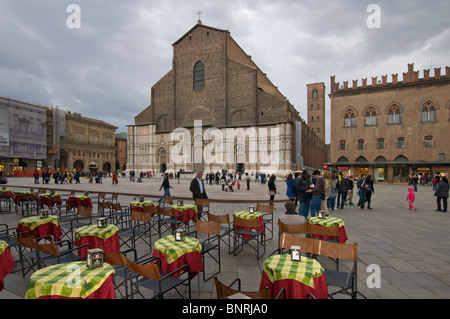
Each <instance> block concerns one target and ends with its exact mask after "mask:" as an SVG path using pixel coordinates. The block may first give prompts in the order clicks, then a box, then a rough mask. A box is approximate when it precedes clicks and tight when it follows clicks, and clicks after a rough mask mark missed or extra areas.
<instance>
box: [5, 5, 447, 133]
mask: <svg viewBox="0 0 450 319" xmlns="http://www.w3.org/2000/svg"><path fill="white" fill-rule="evenodd" d="M70 4H77V5H78V6H79V8H80V11H79V12H80V15H79V18H80V19H79V20H74V19H72V18H74V17H75V16H74V15H73V14H75V13H76V12H75V11H72V10H69V12H67V9H68V6H69V5H70ZM370 4H376V5H377V6H378V8H380V15H379V18H380V19H379V20H376V19H375V18H376V16H375V15H374V14H375V13H376V11H372V10H369V12H368V11H367V10H368V6H369V5H370ZM199 10H200V11H201V12H202V15H201V20H202V22H203V24H205V25H208V26H212V27H216V28H220V29H226V30H229V31H230V33H231V36H232V37H233V38H234V39H235V40H236V41H237V43H238V44H239V45H240V46H241V47H242V48H243V49H244V50H245V51H246V53H247V54H249V55H251V56H252V58H253V61H254V62H255V63H256V64H257V65H258V66H259V68H260V69H261V70H262V71H263V72H265V73H267V75H268V77H269V79H270V80H271V81H272V82H273V83H274V84H275V85H276V86H278V88H279V90H280V91H281V93H282V94H283V95H284V96H286V97H287V98H288V99H289V101H290V102H291V103H292V104H293V105H294V106H295V107H296V109H297V110H298V111H299V112H300V115H301V116H302V118H304V119H305V120H306V114H307V113H306V84H308V83H314V82H325V85H326V88H327V94H328V93H329V87H330V75H336V81H338V82H340V83H341V84H342V82H343V81H349V86H351V85H352V80H356V79H358V80H359V84H360V83H361V79H362V78H368V79H370V78H371V77H372V76H378V77H379V78H381V75H388V81H391V74H395V73H398V74H399V80H402V76H401V75H402V72H406V71H407V64H408V63H414V64H415V69H416V70H419V71H420V73H419V76H420V77H422V76H423V72H422V70H423V69H429V68H430V66H431V65H432V67H433V68H435V67H441V69H442V71H441V72H442V73H444V72H445V66H449V65H450V63H449V57H450V54H449V53H450V22H449V19H448V13H449V12H450V1H449V0H429V1H422V0H392V1H384V0H383V1H376V0H370V1H361V0H333V1H331V0H330V1H317V0H316V1H314V0H309V1H308V0H248V1H247V0H226V1H223V0H214V1H211V0H210V1H202V0H189V1H181V0H177V1H175V0H159V1H153V0H145V1H144V0H126V1H125V0H123V1H118V0H114V1H113V0H109V1H107V0H70V1H66V0H0V40H1V42H0V45H1V47H0V95H3V96H8V97H11V98H18V99H21V100H25V101H29V102H33V103H39V104H42V105H49V106H55V105H57V106H58V107H60V108H62V109H66V110H71V111H74V112H79V113H81V114H82V115H83V116H87V117H92V118H97V119H102V120H104V121H106V122H108V123H110V124H113V125H115V126H117V127H118V128H119V129H118V130H117V132H123V131H125V130H126V125H128V124H134V117H135V116H136V115H137V114H138V113H139V112H141V111H142V110H143V109H144V108H145V107H147V106H148V105H149V104H150V102H151V101H150V88H151V86H152V85H153V84H155V83H156V82H157V81H158V80H159V79H160V78H161V77H162V76H163V75H165V74H166V73H167V72H168V71H169V70H170V69H171V66H172V44H173V43H174V42H175V41H176V40H178V39H179V38H180V37H181V36H182V35H184V34H185V33H186V32H187V31H188V30H189V29H190V28H192V27H193V26H194V25H195V24H196V23H197V20H198V15H197V12H198V11H199ZM368 19H369V22H371V23H372V24H371V23H369V24H368ZM68 20H69V22H72V23H73V22H79V26H80V27H79V28H70V27H69V26H68V23H67V22H68ZM376 22H379V24H378V25H376V24H373V23H376ZM70 26H72V25H70ZM369 26H371V27H372V28H371V27H369ZM373 26H378V27H373ZM431 43H433V44H432V45H431ZM432 74H433V73H432ZM369 82H370V81H369ZM326 104H327V109H328V110H329V105H330V101H329V98H327V99H326ZM329 122H330V118H329V116H328V117H327V123H329ZM327 137H328V138H327V140H329V131H328V132H327Z"/></svg>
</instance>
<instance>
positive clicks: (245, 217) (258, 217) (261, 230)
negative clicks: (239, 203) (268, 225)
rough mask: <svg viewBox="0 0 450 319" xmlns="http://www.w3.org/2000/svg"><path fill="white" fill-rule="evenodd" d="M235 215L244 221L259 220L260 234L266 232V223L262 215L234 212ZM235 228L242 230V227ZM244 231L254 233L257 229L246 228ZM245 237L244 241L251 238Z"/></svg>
mask: <svg viewBox="0 0 450 319" xmlns="http://www.w3.org/2000/svg"><path fill="white" fill-rule="evenodd" d="M233 215H234V216H236V217H238V218H242V219H255V218H257V219H258V225H260V226H259V228H258V231H259V232H264V222H263V217H262V215H261V213H258V212H254V213H250V212H249V211H239V212H234V213H233ZM235 228H236V230H239V229H240V227H235ZM244 229H246V230H249V231H252V230H253V229H256V228H251V227H250V228H249V227H244ZM243 236H244V239H248V238H249V237H250V236H249V235H243Z"/></svg>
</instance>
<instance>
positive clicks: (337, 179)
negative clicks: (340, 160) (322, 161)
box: [269, 170, 375, 218]
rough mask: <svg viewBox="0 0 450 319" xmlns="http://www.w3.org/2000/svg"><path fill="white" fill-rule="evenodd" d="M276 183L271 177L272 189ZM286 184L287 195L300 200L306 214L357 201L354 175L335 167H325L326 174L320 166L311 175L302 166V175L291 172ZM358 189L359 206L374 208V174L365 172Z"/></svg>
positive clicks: (339, 207) (297, 201)
mask: <svg viewBox="0 0 450 319" xmlns="http://www.w3.org/2000/svg"><path fill="white" fill-rule="evenodd" d="M272 176H274V175H272ZM271 179H272V178H271ZM274 180H275V179H274ZM273 183H274V182H273ZM273 183H271V182H270V181H269V192H270V191H271V190H273V189H274V186H273ZM271 185H272V186H271ZM286 186H287V190H286V196H287V197H288V198H289V199H290V201H292V202H294V204H296V205H297V203H298V205H299V215H301V216H304V217H305V218H307V217H308V215H309V214H311V216H312V217H314V216H315V215H316V212H317V211H319V210H324V211H325V212H326V213H328V210H329V209H330V210H334V208H335V207H336V209H344V206H345V205H350V206H353V205H354V204H353V191H354V188H355V184H354V181H353V178H352V177H351V176H348V177H347V176H345V175H344V174H343V173H342V172H336V171H335V170H333V171H324V173H323V176H322V175H321V173H320V171H319V170H314V171H313V172H312V176H310V175H309V173H308V171H307V170H303V172H302V173H301V175H300V174H299V173H294V175H293V174H288V176H287V177H286ZM271 187H272V188H271ZM275 190H276V189H275ZM356 191H357V194H358V195H359V201H358V204H357V206H358V208H359V209H364V207H365V206H366V203H367V209H372V207H371V206H370V205H371V200H372V194H373V193H374V192H375V189H374V183H373V178H372V176H371V175H365V174H362V175H361V178H360V179H358V181H357V183H356ZM269 195H270V201H271V202H272V201H273V199H274V198H273V194H270V193H269ZM336 199H337V201H336Z"/></svg>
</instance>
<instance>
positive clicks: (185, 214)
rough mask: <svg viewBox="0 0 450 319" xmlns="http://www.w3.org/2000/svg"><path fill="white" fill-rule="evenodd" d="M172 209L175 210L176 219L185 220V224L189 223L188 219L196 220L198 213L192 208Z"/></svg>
mask: <svg viewBox="0 0 450 319" xmlns="http://www.w3.org/2000/svg"><path fill="white" fill-rule="evenodd" d="M173 210H174V211H175V216H176V218H177V220H179V221H182V222H185V224H186V226H187V225H188V224H189V221H190V220H192V221H193V222H194V223H195V222H196V221H197V215H198V213H196V212H195V210H194V209H193V208H188V209H186V210H184V211H180V210H178V209H176V208H174V209H173Z"/></svg>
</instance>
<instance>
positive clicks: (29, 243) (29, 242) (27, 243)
mask: <svg viewBox="0 0 450 319" xmlns="http://www.w3.org/2000/svg"><path fill="white" fill-rule="evenodd" d="M14 238H15V239H16V241H17V243H18V244H19V245H20V246H23V247H27V248H31V249H35V250H39V248H38V246H37V242H36V239H34V237H32V236H28V237H22V236H17V234H16V233H14Z"/></svg>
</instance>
